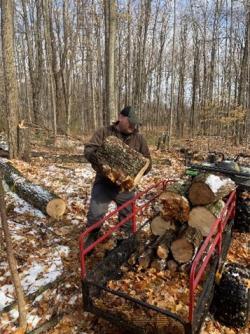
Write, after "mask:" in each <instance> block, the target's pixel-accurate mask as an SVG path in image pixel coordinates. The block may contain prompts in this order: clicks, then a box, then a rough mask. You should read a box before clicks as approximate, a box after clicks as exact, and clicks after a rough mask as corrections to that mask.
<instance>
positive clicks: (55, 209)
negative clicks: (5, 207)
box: [0, 159, 66, 218]
mask: <svg viewBox="0 0 250 334" xmlns="http://www.w3.org/2000/svg"><path fill="white" fill-rule="evenodd" d="M0 170H1V171H2V173H3V176H4V179H5V181H6V183H7V184H8V185H9V187H10V189H11V191H13V192H15V193H17V195H18V196H20V197H21V198H23V199H24V200H25V201H26V202H28V203H30V204H31V205H33V206H34V207H36V208H37V209H39V210H41V211H42V212H43V213H45V214H47V215H49V216H50V217H52V218H59V217H61V216H62V215H63V214H64V212H65V210H66V203H65V201H64V200H63V199H61V198H60V197H58V196H57V195H55V194H54V193H52V192H50V191H48V190H47V189H45V188H43V187H41V186H39V185H36V184H33V183H31V182H30V181H28V180H27V179H26V178H25V177H24V176H23V175H22V174H21V173H20V172H19V171H18V170H17V169H16V168H15V167H14V166H12V165H11V163H9V162H7V161H4V160H3V159H1V160H0Z"/></svg>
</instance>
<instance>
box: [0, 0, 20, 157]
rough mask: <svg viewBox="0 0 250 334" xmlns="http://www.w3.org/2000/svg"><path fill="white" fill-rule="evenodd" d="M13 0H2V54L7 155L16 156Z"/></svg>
mask: <svg viewBox="0 0 250 334" xmlns="http://www.w3.org/2000/svg"><path fill="white" fill-rule="evenodd" d="M13 16H14V8H13V0H2V6H1V22H2V29H1V30H2V56H3V70H4V83H5V98H6V115H7V119H8V141H9V157H10V159H15V158H17V157H18V134H17V124H18V114H19V110H18V105H19V103H18V88H17V77H16V69H15V55H14V30H13V28H14V20H13Z"/></svg>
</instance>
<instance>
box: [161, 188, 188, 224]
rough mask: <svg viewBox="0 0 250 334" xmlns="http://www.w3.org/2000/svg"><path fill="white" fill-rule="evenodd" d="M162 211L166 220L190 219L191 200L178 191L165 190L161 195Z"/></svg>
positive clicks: (183, 220) (181, 220)
mask: <svg viewBox="0 0 250 334" xmlns="http://www.w3.org/2000/svg"><path fill="white" fill-rule="evenodd" d="M159 200H160V212H161V216H162V218H164V219H165V220H170V221H171V220H176V221H179V222H181V223H184V222H187V221H188V216H189V211H190V207H189V202H188V200H187V199H186V198H185V197H184V196H182V195H179V194H177V193H174V192H170V191H165V192H163V193H162V194H161V195H160V197H159Z"/></svg>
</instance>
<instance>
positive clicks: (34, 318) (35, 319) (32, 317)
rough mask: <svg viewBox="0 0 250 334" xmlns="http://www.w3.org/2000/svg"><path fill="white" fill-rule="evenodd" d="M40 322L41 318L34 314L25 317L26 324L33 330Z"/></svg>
mask: <svg viewBox="0 0 250 334" xmlns="http://www.w3.org/2000/svg"><path fill="white" fill-rule="evenodd" d="M40 320H41V318H40V317H38V316H37V315H35V314H28V316H27V323H28V324H31V325H32V328H35V327H36V325H37V324H38V322H39V321H40Z"/></svg>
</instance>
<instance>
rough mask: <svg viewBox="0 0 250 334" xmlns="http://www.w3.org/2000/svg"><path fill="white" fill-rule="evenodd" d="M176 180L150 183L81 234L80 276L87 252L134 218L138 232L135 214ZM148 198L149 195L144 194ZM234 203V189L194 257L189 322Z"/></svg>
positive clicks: (84, 268) (133, 223)
mask: <svg viewBox="0 0 250 334" xmlns="http://www.w3.org/2000/svg"><path fill="white" fill-rule="evenodd" d="M174 181H175V180H162V181H160V182H158V183H157V184H155V185H152V186H150V187H149V188H147V189H146V190H144V191H142V192H139V193H138V194H137V195H135V196H134V197H133V198H132V199H131V200H129V201H127V202H126V203H124V204H123V205H121V206H120V207H118V208H117V209H115V210H113V211H112V212H110V213H109V214H107V215H106V216H105V217H103V218H102V219H100V220H99V221H98V222H96V223H95V224H94V225H92V226H91V227H89V228H88V229H86V231H85V232H83V233H82V234H81V235H80V239H79V246H80V260H81V278H82V280H84V279H85V278H86V262H85V257H86V255H87V254H88V253H89V252H90V251H91V250H92V249H93V248H95V246H96V245H98V244H99V243H101V242H103V241H105V240H106V239H107V238H108V237H109V236H110V235H111V234H112V233H113V232H115V231H117V230H118V229H119V228H120V227H121V226H123V225H124V224H126V222H127V221H129V220H132V232H133V233H135V232H136V230H137V225H136V217H137V215H140V214H142V213H143V211H144V209H145V208H146V207H148V206H149V205H150V203H152V202H153V201H154V200H155V199H156V198H157V197H159V195H160V194H161V193H162V192H163V191H164V190H165V188H166V185H168V184H170V183H173V182H174ZM151 191H155V194H153V195H152V197H151V198H150V199H149V200H147V202H146V203H144V204H143V205H140V206H138V205H137V203H136V202H137V201H138V200H139V199H143V197H144V196H145V195H148V194H150V192H151ZM145 197H146V196H145ZM130 205H131V206H132V212H131V214H129V215H128V216H127V217H126V218H124V219H123V220H122V221H120V222H119V223H118V224H116V225H114V226H112V227H111V228H110V229H109V230H108V231H107V232H106V233H105V234H103V235H102V236H101V237H100V238H99V239H97V240H96V241H95V242H94V243H93V244H91V245H90V246H89V247H87V248H86V249H85V248H84V241H85V239H86V237H87V236H88V235H89V233H91V232H92V231H93V230H94V229H96V228H98V227H100V226H101V225H102V224H103V223H104V222H105V221H107V220H108V219H110V218H112V217H114V215H116V214H117V213H118V212H119V211H120V210H122V209H123V208H125V207H127V206H130ZM235 206H236V191H233V192H232V193H231V194H230V196H229V198H228V200H227V202H226V205H225V208H224V209H223V211H222V213H221V215H220V217H219V218H218V219H217V220H216V221H215V222H214V224H213V225H212V227H211V230H210V233H209V235H208V236H207V237H206V239H205V240H204V242H203V244H202V246H201V248H200V250H199V251H198V253H197V254H196V256H195V259H194V260H193V263H192V267H191V271H190V277H189V322H190V323H192V321H193V314H194V306H195V296H196V288H197V286H198V284H199V282H200V281H201V279H202V277H203V274H204V272H205V269H206V268H207V265H208V263H209V262H210V260H211V258H212V255H213V254H214V253H215V252H216V251H217V253H218V255H219V258H220V257H221V251H222V233H223V231H224V229H225V226H226V225H227V224H228V222H230V221H231V220H232V219H233V218H234V215H235Z"/></svg>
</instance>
